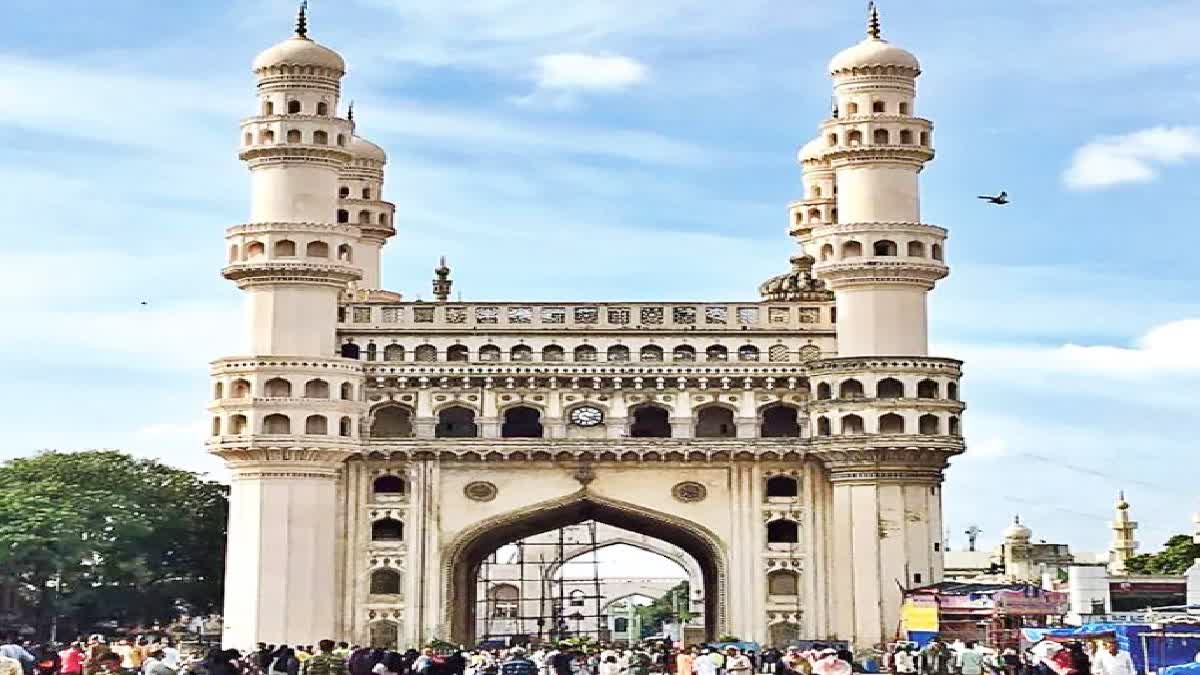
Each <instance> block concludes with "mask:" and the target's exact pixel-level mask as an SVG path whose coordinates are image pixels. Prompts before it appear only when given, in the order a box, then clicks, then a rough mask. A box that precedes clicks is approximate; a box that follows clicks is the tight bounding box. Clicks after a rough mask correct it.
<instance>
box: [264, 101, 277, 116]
mask: <svg viewBox="0 0 1200 675" xmlns="http://www.w3.org/2000/svg"><path fill="white" fill-rule="evenodd" d="M262 114H263V115H274V114H275V104H274V103H273V102H271V101H263V105H262Z"/></svg>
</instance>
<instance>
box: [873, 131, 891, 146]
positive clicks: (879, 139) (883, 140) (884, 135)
mask: <svg viewBox="0 0 1200 675" xmlns="http://www.w3.org/2000/svg"><path fill="white" fill-rule="evenodd" d="M872 140H874V141H875V145H887V144H888V143H890V142H891V134H889V133H888V130H887V129H876V130H875V132H874V133H873V134H872Z"/></svg>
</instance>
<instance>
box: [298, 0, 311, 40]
mask: <svg viewBox="0 0 1200 675" xmlns="http://www.w3.org/2000/svg"><path fill="white" fill-rule="evenodd" d="M296 35H297V36H299V37H302V38H307V37H308V0H304V1H303V2H301V3H300V12H299V13H298V14H297V15H296Z"/></svg>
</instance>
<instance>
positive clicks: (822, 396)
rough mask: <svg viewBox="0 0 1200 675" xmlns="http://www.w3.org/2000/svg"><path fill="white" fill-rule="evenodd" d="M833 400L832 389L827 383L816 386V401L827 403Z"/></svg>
mask: <svg viewBox="0 0 1200 675" xmlns="http://www.w3.org/2000/svg"><path fill="white" fill-rule="evenodd" d="M831 398H833V387H831V386H830V385H829V383H828V382H821V383H820V384H818V385H817V400H818V401H828V400H829V399H831Z"/></svg>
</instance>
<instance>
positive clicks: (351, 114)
mask: <svg viewBox="0 0 1200 675" xmlns="http://www.w3.org/2000/svg"><path fill="white" fill-rule="evenodd" d="M346 119H347V120H349V121H351V122H353V121H354V101H350V107H349V108H348V109H347V110H346Z"/></svg>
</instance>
